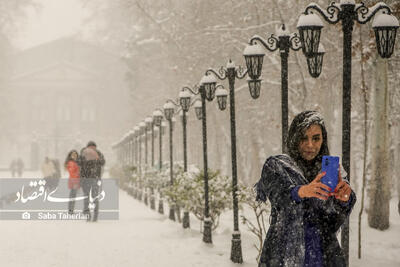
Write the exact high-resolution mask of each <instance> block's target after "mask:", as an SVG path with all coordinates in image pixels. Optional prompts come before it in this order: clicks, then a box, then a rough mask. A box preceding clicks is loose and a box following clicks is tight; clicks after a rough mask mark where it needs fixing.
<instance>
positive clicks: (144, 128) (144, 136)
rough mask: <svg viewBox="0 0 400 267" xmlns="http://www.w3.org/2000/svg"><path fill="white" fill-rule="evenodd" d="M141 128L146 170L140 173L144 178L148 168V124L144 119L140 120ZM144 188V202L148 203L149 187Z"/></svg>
mask: <svg viewBox="0 0 400 267" xmlns="http://www.w3.org/2000/svg"><path fill="white" fill-rule="evenodd" d="M139 128H140V133H141V136H140V139H141V140H142V139H144V170H143V172H141V173H140V174H141V175H140V176H141V177H140V179H144V177H143V174H144V173H146V170H147V126H146V123H145V122H144V121H142V122H140V123H139ZM143 190H144V199H143V201H144V204H145V205H147V204H148V202H147V188H146V186H144V188H143Z"/></svg>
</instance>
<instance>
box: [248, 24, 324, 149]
mask: <svg viewBox="0 0 400 267" xmlns="http://www.w3.org/2000/svg"><path fill="white" fill-rule="evenodd" d="M276 35H277V37H275V35H274V34H271V36H270V37H269V38H268V39H267V40H266V41H265V40H264V39H263V38H261V37H260V36H257V35H256V36H253V37H252V38H251V39H250V42H249V43H250V45H248V46H247V47H246V48H245V50H244V52H243V55H244V57H245V60H246V65H247V71H248V75H249V77H250V79H249V80H248V84H249V89H250V94H251V96H252V97H253V98H258V96H259V95H260V88H261V80H260V79H259V77H260V75H261V70H262V63H263V57H264V55H265V54H264V52H263V49H262V47H261V46H260V45H259V43H260V44H262V45H263V46H264V47H265V48H266V49H268V50H269V51H271V52H274V51H276V50H278V49H279V55H280V57H281V98H282V101H281V106H282V113H281V114H282V153H287V147H286V138H287V133H288V128H289V126H288V125H289V122H288V120H289V119H288V117H289V108H288V105H289V103H288V102H289V99H288V98H289V97H288V58H289V52H290V49H292V50H294V51H298V50H300V48H301V43H300V38H299V37H298V35H297V34H296V33H294V34H290V33H289V31H288V30H287V29H286V27H285V25H284V24H283V25H282V27H281V28H280V29H279V30H278V31H277V34H276ZM321 55H322V56H323V53H322V54H321ZM317 62H319V61H317ZM321 62H322V61H321ZM318 76H319V73H318Z"/></svg>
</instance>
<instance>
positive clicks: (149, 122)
mask: <svg viewBox="0 0 400 267" xmlns="http://www.w3.org/2000/svg"><path fill="white" fill-rule="evenodd" d="M144 121H145V122H146V130H147V131H150V130H151V167H154V123H153V118H152V117H147V118H146V119H145V120H144ZM150 208H151V209H152V210H155V209H156V205H155V196H154V188H153V187H151V188H150Z"/></svg>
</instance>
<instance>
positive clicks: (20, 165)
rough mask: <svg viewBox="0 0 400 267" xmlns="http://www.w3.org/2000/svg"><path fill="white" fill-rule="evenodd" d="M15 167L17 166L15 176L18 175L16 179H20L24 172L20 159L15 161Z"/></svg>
mask: <svg viewBox="0 0 400 267" xmlns="http://www.w3.org/2000/svg"><path fill="white" fill-rule="evenodd" d="M16 165H17V166H16V169H17V175H18V177H22V174H23V172H24V162H23V161H22V159H21V158H18V159H17V162H16Z"/></svg>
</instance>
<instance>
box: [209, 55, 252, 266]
mask: <svg viewBox="0 0 400 267" xmlns="http://www.w3.org/2000/svg"><path fill="white" fill-rule="evenodd" d="M246 73H247V71H243V69H242V68H241V67H240V66H239V67H238V68H236V66H235V64H234V63H233V62H232V60H229V62H228V64H227V65H226V68H224V67H221V68H220V70H219V72H216V71H215V70H213V69H208V70H207V71H206V75H212V74H214V75H215V76H217V77H218V79H220V80H225V79H228V82H229V103H230V108H229V109H230V124H231V160H232V197H233V234H232V246H231V260H232V261H233V262H235V263H243V257H242V245H241V243H242V242H241V239H240V231H239V203H238V199H237V190H238V187H237V181H238V179H237V157H236V116H235V79H236V78H238V79H243V78H244V77H245V76H246ZM211 82H213V81H210V83H211ZM206 84H207V83H206ZM210 86H213V85H211V84H210ZM214 86H215V85H214ZM217 87H219V86H217ZM216 95H217V100H218V107H219V109H220V110H225V108H226V103H227V97H228V92H227V91H226V90H225V89H222V88H217V90H216Z"/></svg>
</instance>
